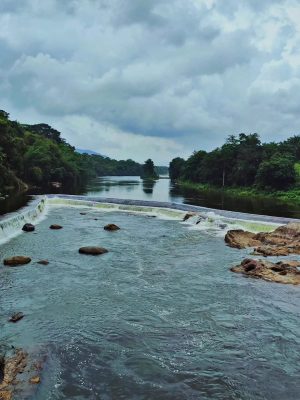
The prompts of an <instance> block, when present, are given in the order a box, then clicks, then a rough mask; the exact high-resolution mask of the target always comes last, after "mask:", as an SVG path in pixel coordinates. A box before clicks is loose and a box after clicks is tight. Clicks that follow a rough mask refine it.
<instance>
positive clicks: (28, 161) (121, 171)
mask: <svg viewBox="0 0 300 400" xmlns="http://www.w3.org/2000/svg"><path fill="white" fill-rule="evenodd" d="M141 173H142V166H141V164H139V163H137V162H135V161H133V160H130V159H129V160H121V161H117V160H114V159H111V158H109V157H104V156H101V155H88V154H79V153H77V152H76V150H75V148H74V147H73V146H71V145H70V144H69V143H67V142H66V141H65V140H64V139H63V138H62V137H61V133H60V132H58V131H57V130H55V129H53V128H52V127H51V126H49V125H47V124H36V125H28V124H21V123H19V122H16V121H12V120H10V118H9V114H8V113H7V112H5V111H3V110H0V193H2V194H3V193H7V192H8V191H9V190H13V189H15V188H18V187H23V188H25V187H26V185H28V186H37V187H47V186H48V185H50V184H51V182H60V183H61V184H62V185H63V186H65V187H78V186H79V185H82V184H84V183H85V182H86V181H87V180H88V179H90V178H93V177H96V176H99V175H136V176H140V175H141Z"/></svg>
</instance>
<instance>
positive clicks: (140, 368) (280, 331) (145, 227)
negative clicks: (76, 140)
mask: <svg viewBox="0 0 300 400" xmlns="http://www.w3.org/2000/svg"><path fill="white" fill-rule="evenodd" d="M157 184H159V182H158V183H157ZM166 184H168V182H167V181H166ZM137 185H138V183H137V184H136V183H134V181H133V182H132V184H130V185H129V184H128V185H126V186H123V185H118V186H117V187H118V188H119V189H120V192H119V193H121V195H122V197H124V195H125V193H127V195H128V196H130V195H131V194H133V192H134V190H135V187H136V186H137ZM130 186H132V187H133V188H132V189H129V187H130ZM110 187H111V190H112V193H113V195H116V192H114V191H115V190H116V186H110ZM103 190H105V189H103ZM154 190H155V189H154ZM100 193H101V192H100ZM145 195H147V194H146V193H145ZM82 211H86V213H87V214H86V215H81V214H80V212H82ZM53 223H58V224H61V225H63V227H64V228H63V229H62V230H60V231H52V230H50V229H49V225H50V224H53ZM107 223H116V224H118V225H119V226H120V227H121V230H120V231H117V232H106V231H104V230H103V226H104V225H105V224H107ZM83 245H102V246H104V247H106V248H107V249H109V253H107V254H104V255H103V256H100V257H92V256H84V255H80V254H78V248H79V247H81V246H83ZM16 254H24V255H28V256H31V257H32V259H33V261H32V263H31V264H28V265H26V266H23V267H16V268H7V267H3V266H1V267H0V315H1V318H0V343H1V348H2V349H8V348H9V347H10V346H15V347H22V348H24V349H26V350H27V351H29V353H30V354H35V355H39V356H41V357H45V360H46V361H45V366H44V369H43V371H42V372H41V378H42V382H41V384H40V385H38V387H37V388H36V387H35V389H36V391H35V392H33V393H30V394H28V396H27V397H24V394H23V395H22V397H16V398H17V399H24V398H27V399H31V400H58V399H76V400H84V399H91V400H96V399H97V400H98V399H101V400H102V399H103V400H115V399H128V400H129V399H130V400H135V399H136V400H141V399H145V400H146V399H147V400H152V399H155V400H177V399H178V400H183V399H187V400H190V399H201V400H205V399H211V400H218V399H220V400H298V399H299V395H300V324H299V320H300V290H299V288H298V287H293V286H288V285H280V284H275V283H269V282H264V281H259V280H252V279H246V278H244V277H243V276H240V275H237V274H233V273H231V272H230V271H229V270H228V269H229V267H230V266H231V265H234V264H235V263H239V262H240V260H241V259H242V258H243V257H245V256H246V255H247V251H244V250H235V249H231V248H228V247H226V246H225V243H224V239H223V236H221V235H220V234H219V233H218V234H216V231H215V230H214V229H209V227H207V229H204V230H203V229H202V230H200V229H195V227H193V228H192V227H191V226H189V225H188V224H187V223H185V224H183V223H180V222H179V221H178V220H172V219H159V218H150V217H149V216H146V215H141V214H138V213H136V214H134V213H132V212H119V211H111V212H105V211H101V210H100V211H96V210H95V209H92V208H90V209H86V210H85V209H78V208H72V207H61V206H60V207H58V206H57V207H55V208H51V209H50V210H49V212H48V216H47V218H46V219H44V220H43V221H42V222H40V223H39V224H38V225H37V227H36V232H35V233H27V234H26V233H23V234H21V235H19V236H17V237H15V238H13V239H11V240H10V241H9V242H7V243H5V244H2V245H1V246H0V257H1V259H2V258H3V257H7V256H12V255H16ZM40 259H48V260H49V261H50V264H49V265H48V266H42V265H39V264H36V261H38V260H40ZM14 311H22V312H23V313H24V314H25V318H24V319H23V320H22V321H20V322H18V323H17V324H9V323H7V318H8V316H9V315H11V313H12V312H14Z"/></svg>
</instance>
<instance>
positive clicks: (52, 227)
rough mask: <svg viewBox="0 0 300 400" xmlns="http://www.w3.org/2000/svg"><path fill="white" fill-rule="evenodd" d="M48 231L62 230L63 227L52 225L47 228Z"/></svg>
mask: <svg viewBox="0 0 300 400" xmlns="http://www.w3.org/2000/svg"><path fill="white" fill-rule="evenodd" d="M49 228H50V229H62V228H63V227H62V226H61V225H57V224H53V225H50V226H49Z"/></svg>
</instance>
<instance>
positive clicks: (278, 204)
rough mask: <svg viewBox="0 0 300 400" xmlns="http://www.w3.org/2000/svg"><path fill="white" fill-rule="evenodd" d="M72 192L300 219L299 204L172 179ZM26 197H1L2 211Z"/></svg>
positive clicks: (131, 179) (106, 180)
mask: <svg viewBox="0 0 300 400" xmlns="http://www.w3.org/2000/svg"><path fill="white" fill-rule="evenodd" d="M164 178H167V177H164ZM53 190H55V189H53ZM59 190H61V191H63V192H66V189H65V188H63V189H56V191H57V192H59ZM69 193H72V194H83V195H92V196H97V197H113V198H118V199H131V200H148V201H167V202H176V203H179V204H193V205H197V206H203V207H209V208H215V209H221V210H230V211H240V212H244V213H251V214H260V215H271V216H280V217H288V218H300V204H299V205H298V204H296V203H286V202H283V201H280V200H277V199H272V198H266V197H265V198H264V197H261V196H260V197H259V198H254V197H251V198H246V197H245V198H242V197H235V196H232V195H229V194H225V193H222V192H221V191H219V190H209V191H207V190H205V191H202V192H197V191H194V190H190V189H189V190H184V189H182V188H180V187H178V185H176V184H175V183H173V182H171V181H170V180H169V179H160V180H158V181H143V180H141V179H140V178H139V177H137V176H104V177H99V178H97V179H94V180H93V181H91V182H90V183H89V184H88V185H87V187H85V188H80V189H77V190H74V188H73V189H72V191H71V192H70V191H69ZM33 194H34V193H33ZM27 200H28V197H27V198H26V196H25V195H19V196H12V198H10V199H7V200H5V201H1V200H0V214H4V213H7V212H11V211H14V210H16V209H18V208H19V207H21V206H22V205H25V204H26V202H27Z"/></svg>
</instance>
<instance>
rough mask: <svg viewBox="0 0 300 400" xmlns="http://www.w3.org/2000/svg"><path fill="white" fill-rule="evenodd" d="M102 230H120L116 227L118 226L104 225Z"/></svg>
mask: <svg viewBox="0 0 300 400" xmlns="http://www.w3.org/2000/svg"><path fill="white" fill-rule="evenodd" d="M104 229H105V230H106V231H118V230H119V229H120V228H119V227H118V225H115V224H108V225H105V227H104Z"/></svg>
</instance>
